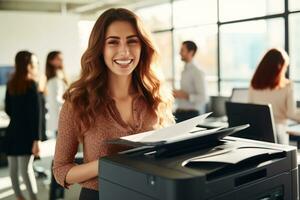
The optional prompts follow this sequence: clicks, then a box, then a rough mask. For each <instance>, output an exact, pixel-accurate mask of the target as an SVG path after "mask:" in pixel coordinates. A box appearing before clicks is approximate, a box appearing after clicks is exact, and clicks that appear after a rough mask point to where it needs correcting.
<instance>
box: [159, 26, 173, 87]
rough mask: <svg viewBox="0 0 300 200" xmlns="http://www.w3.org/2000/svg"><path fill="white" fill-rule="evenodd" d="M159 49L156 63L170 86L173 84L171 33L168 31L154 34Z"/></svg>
mask: <svg viewBox="0 0 300 200" xmlns="http://www.w3.org/2000/svg"><path fill="white" fill-rule="evenodd" d="M154 40H155V42H156V44H157V47H158V50H159V58H158V59H159V60H158V65H159V68H160V69H161V72H162V73H163V76H164V78H165V79H166V81H167V82H168V84H169V85H170V86H172V84H173V67H172V64H173V62H172V35H171V32H170V31H167V32H162V33H157V34H154Z"/></svg>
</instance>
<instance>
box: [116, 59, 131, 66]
mask: <svg viewBox="0 0 300 200" xmlns="http://www.w3.org/2000/svg"><path fill="white" fill-rule="evenodd" d="M131 61H132V60H115V62H116V63H117V64H120V65H128V64H129V63H131Z"/></svg>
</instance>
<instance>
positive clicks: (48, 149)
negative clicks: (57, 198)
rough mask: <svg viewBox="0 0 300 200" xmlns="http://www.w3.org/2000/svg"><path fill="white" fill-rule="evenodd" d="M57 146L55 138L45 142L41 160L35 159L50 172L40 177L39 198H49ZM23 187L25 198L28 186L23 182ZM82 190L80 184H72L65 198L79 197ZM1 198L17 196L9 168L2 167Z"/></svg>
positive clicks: (9, 199) (0, 170)
mask: <svg viewBox="0 0 300 200" xmlns="http://www.w3.org/2000/svg"><path fill="white" fill-rule="evenodd" d="M54 148H55V140H48V141H47V142H44V143H43V144H42V147H41V154H42V155H41V158H42V159H41V160H38V161H35V163H34V164H35V166H37V167H43V168H44V169H46V173H47V174H49V176H48V178H43V177H42V178H38V179H37V183H38V199H39V200H48V199H49V186H50V167H51V162H52V159H53V154H54ZM21 182H22V181H21ZM21 189H22V191H23V192H24V195H25V198H26V197H27V198H26V199H28V194H27V192H26V187H25V185H24V184H23V183H22V185H21ZM79 192H80V187H79V185H74V186H72V187H71V188H70V189H69V190H66V191H65V200H71V199H72V200H74V199H78V196H79ZM0 200H15V196H14V193H13V190H12V187H11V181H10V178H9V173H8V168H7V167H1V168H0Z"/></svg>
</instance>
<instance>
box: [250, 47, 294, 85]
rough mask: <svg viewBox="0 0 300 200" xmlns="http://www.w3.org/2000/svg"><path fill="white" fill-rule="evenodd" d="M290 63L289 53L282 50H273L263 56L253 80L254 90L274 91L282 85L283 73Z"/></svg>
mask: <svg viewBox="0 0 300 200" xmlns="http://www.w3.org/2000/svg"><path fill="white" fill-rule="evenodd" d="M288 62H289V57H288V55H287V53H286V52H285V51H284V50H282V49H277V48H273V49H270V50H268V52H267V53H266V54H265V55H264V56H263V58H262V60H261V61H260V63H259V64H258V66H257V69H256V71H255V73H254V75H253V78H252V80H251V86H252V87H253V88H254V89H267V88H269V89H274V88H276V87H277V86H278V85H280V83H281V81H282V79H281V73H282V70H283V68H284V66H285V65H287V64H288Z"/></svg>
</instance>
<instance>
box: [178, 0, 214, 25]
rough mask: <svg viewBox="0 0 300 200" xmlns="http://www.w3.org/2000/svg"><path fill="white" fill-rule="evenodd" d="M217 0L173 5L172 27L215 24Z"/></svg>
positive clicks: (186, 1) (192, 0)
mask: <svg viewBox="0 0 300 200" xmlns="http://www.w3.org/2000/svg"><path fill="white" fill-rule="evenodd" d="M216 7H217V0H209V1H207V0H184V1H175V2H174V4H173V15H174V20H173V21H174V27H176V28H177V27H188V26H194V25H200V24H210V23H216V22H217V20H218V18H217V9H216Z"/></svg>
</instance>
